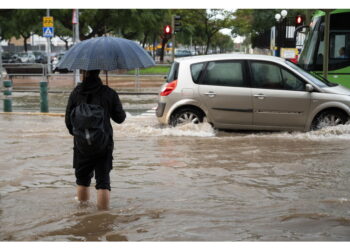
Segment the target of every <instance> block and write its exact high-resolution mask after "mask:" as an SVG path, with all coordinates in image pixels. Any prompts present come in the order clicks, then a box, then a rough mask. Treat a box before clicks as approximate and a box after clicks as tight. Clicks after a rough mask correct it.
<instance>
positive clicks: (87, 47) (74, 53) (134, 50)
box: [57, 37, 155, 70]
mask: <svg viewBox="0 0 350 250" xmlns="http://www.w3.org/2000/svg"><path fill="white" fill-rule="evenodd" d="M154 65H155V62H154V60H153V59H152V57H151V56H150V55H149V54H148V53H147V52H146V51H145V50H144V49H143V48H142V47H141V46H140V45H138V44H137V43H135V42H133V41H130V40H128V39H124V38H116V37H96V38H91V39H88V40H85V41H82V42H80V43H77V44H75V45H74V46H73V47H72V48H70V49H69V50H68V51H67V52H66V54H65V55H64V57H63V58H62V60H61V61H60V62H59V64H58V65H57V67H58V68H61V69H68V70H74V69H83V70H98V69H99V70H114V69H128V70H129V69H136V68H148V67H151V66H154Z"/></svg>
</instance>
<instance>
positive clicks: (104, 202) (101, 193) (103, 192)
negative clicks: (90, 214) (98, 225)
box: [97, 189, 110, 210]
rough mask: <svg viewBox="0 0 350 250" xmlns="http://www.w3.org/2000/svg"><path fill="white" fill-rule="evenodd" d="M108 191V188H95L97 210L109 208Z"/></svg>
mask: <svg viewBox="0 0 350 250" xmlns="http://www.w3.org/2000/svg"><path fill="white" fill-rule="evenodd" d="M109 196H110V191H109V190H108V189H97V207H98V209H99V210H107V209H108V208H109Z"/></svg>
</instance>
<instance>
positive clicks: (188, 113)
mask: <svg viewBox="0 0 350 250" xmlns="http://www.w3.org/2000/svg"><path fill="white" fill-rule="evenodd" d="M203 119H204V114H203V113H202V112H200V111H199V110H197V109H194V108H185V109H181V110H179V111H177V112H176V113H174V114H173V115H172V116H171V118H170V125H171V126H173V127H176V126H177V125H180V124H186V123H193V124H199V123H202V122H203Z"/></svg>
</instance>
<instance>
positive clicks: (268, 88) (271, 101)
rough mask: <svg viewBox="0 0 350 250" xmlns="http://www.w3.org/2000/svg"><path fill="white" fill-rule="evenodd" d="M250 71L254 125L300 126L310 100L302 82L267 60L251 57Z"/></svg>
mask: <svg viewBox="0 0 350 250" xmlns="http://www.w3.org/2000/svg"><path fill="white" fill-rule="evenodd" d="M250 72H251V80H252V96H253V109H254V113H253V124H254V126H258V127H266V126H267V127H285V128H304V126H305V123H306V119H307V116H308V113H309V109H310V103H311V94H310V93H309V92H307V91H306V90H305V82H304V81H303V80H302V79H300V78H299V77H297V76H296V75H295V74H294V73H292V72H291V71H290V70H288V69H287V68H285V67H283V66H281V65H278V64H275V63H270V62H263V61H251V62H250Z"/></svg>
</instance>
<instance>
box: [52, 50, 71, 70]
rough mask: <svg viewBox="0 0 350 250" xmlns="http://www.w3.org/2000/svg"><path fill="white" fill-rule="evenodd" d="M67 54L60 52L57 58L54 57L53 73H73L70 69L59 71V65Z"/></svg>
mask: <svg viewBox="0 0 350 250" xmlns="http://www.w3.org/2000/svg"><path fill="white" fill-rule="evenodd" d="M65 53H66V52H59V53H57V54H56V56H55V57H53V59H52V71H53V73H56V72H59V73H68V72H72V71H69V70H68V69H59V68H57V64H58V63H59V61H60V60H61V59H62V58H63V56H64V55H65Z"/></svg>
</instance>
